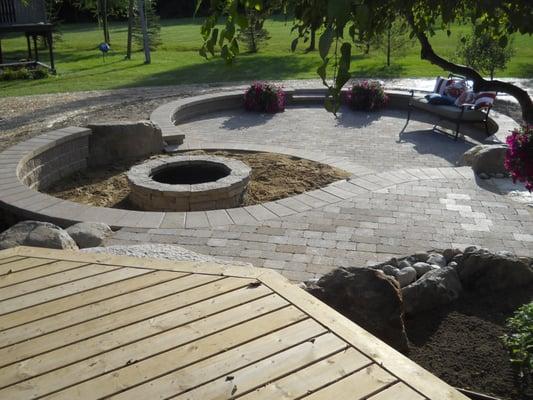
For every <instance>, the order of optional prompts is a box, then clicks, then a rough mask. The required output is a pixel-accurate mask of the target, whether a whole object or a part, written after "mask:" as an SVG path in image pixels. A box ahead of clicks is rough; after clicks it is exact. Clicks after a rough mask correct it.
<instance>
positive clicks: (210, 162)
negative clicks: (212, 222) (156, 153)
mask: <svg viewBox="0 0 533 400" xmlns="http://www.w3.org/2000/svg"><path fill="white" fill-rule="evenodd" d="M250 174H251V169H250V167H248V166H247V165H246V164H244V163H243V162H241V161H237V160H232V159H228V158H222V157H212V156H176V157H171V158H160V159H154V160H150V161H147V162H145V163H142V164H139V165H136V166H134V167H132V168H131V169H130V170H129V172H128V182H129V184H130V188H131V194H130V197H129V199H130V201H131V202H132V203H133V204H134V205H135V206H137V207H139V208H141V209H142V210H146V211H202V210H214V209H219V208H232V207H238V206H239V205H241V203H242V199H243V196H244V193H245V191H246V187H247V185H248V181H249V180H250Z"/></svg>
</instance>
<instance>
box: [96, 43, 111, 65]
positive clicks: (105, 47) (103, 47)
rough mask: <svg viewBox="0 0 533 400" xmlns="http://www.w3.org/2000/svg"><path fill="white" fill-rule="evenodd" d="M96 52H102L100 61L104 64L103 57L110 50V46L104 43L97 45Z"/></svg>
mask: <svg viewBox="0 0 533 400" xmlns="http://www.w3.org/2000/svg"><path fill="white" fill-rule="evenodd" d="M98 50H100V51H101V52H102V60H103V62H105V55H106V54H107V53H108V52H109V50H111V46H110V45H109V44H107V43H105V42H103V43H100V44H99V45H98Z"/></svg>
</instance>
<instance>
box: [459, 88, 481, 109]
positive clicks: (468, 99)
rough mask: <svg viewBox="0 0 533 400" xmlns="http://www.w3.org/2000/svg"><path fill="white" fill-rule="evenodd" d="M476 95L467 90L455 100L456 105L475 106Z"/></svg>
mask: <svg viewBox="0 0 533 400" xmlns="http://www.w3.org/2000/svg"><path fill="white" fill-rule="evenodd" d="M475 97H476V94H475V93H474V92H472V91H470V90H466V91H464V92H463V93H461V95H460V96H459V97H458V98H457V100H455V105H456V106H457V107H461V106H462V105H464V104H473V103H474V99H475Z"/></svg>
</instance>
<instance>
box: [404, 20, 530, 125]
mask: <svg viewBox="0 0 533 400" xmlns="http://www.w3.org/2000/svg"><path fill="white" fill-rule="evenodd" d="M406 18H407V21H408V23H409V25H410V26H411V29H413V32H414V33H415V35H416V37H417V39H418V41H419V42H420V45H421V46H422V50H421V53H420V58H422V60H427V61H429V62H430V63H432V64H435V65H437V66H439V67H441V68H442V69H444V70H446V71H450V72H452V73H454V74H458V75H462V76H465V77H467V78H468V79H471V80H472V81H473V82H474V91H475V92H482V91H491V92H502V93H507V94H509V95H511V96H513V97H514V98H515V99H516V100H517V101H518V103H519V104H520V107H521V108H522V119H523V122H524V123H526V124H528V125H532V124H533V101H532V100H531V97H529V95H528V93H527V91H525V90H523V89H521V88H519V87H518V86H515V85H513V84H511V83H507V82H502V81H499V80H490V81H488V80H486V79H483V77H482V76H481V75H480V73H479V72H477V71H476V70H475V69H473V68H470V67H466V66H464V65H459V64H455V63H452V62H450V61H448V60H446V59H444V58H442V57H440V56H439V55H438V54H436V53H435V51H434V50H433V47H432V46H431V44H430V43H429V39H428V37H427V36H426V34H425V33H424V32H423V31H421V30H419V29H418V27H417V26H416V24H415V21H414V17H413V15H412V14H407V15H406Z"/></svg>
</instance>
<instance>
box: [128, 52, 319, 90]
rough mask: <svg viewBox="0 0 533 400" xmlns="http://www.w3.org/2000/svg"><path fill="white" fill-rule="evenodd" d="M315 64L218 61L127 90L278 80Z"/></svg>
mask: <svg viewBox="0 0 533 400" xmlns="http://www.w3.org/2000/svg"><path fill="white" fill-rule="evenodd" d="M316 65H317V60H315V59H311V58H309V59H303V58H299V57H291V56H290V54H287V56H282V55H277V56H265V55H257V54H254V55H241V56H240V57H239V58H237V60H235V62H234V63H233V64H232V65H227V64H226V63H225V62H224V61H223V60H221V59H220V58H215V59H211V60H207V61H205V62H202V63H198V64H193V65H186V66H179V67H176V68H175V69H172V70H167V71H161V72H157V73H154V74H152V75H150V76H143V77H140V78H139V79H138V80H137V81H135V82H134V84H133V85H132V84H128V85H127V86H125V87H131V86H154V82H157V85H178V84H187V83H215V82H236V81H241V82H242V81H254V80H257V79H261V80H282V79H287V78H292V77H294V76H295V75H297V74H300V73H302V72H306V71H309V70H313V67H316Z"/></svg>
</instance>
